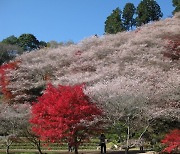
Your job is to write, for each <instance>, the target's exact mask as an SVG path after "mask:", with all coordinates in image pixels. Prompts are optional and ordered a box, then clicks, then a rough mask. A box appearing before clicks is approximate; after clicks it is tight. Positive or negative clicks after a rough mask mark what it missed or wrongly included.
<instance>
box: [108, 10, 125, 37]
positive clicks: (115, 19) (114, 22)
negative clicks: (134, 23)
mask: <svg viewBox="0 0 180 154" xmlns="http://www.w3.org/2000/svg"><path fill="white" fill-rule="evenodd" d="M121 13H122V12H121V10H120V9H119V8H116V9H115V10H113V12H112V13H111V15H110V16H108V17H107V19H106V21H105V33H108V34H116V33H118V32H121V31H124V30H125V29H124V27H123V23H122V20H121Z"/></svg>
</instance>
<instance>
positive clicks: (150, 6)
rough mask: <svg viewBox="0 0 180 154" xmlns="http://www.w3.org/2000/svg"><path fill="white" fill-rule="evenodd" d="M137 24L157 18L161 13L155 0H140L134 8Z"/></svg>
mask: <svg viewBox="0 0 180 154" xmlns="http://www.w3.org/2000/svg"><path fill="white" fill-rule="evenodd" d="M136 14H137V18H136V22H137V26H141V25H142V24H146V23H149V22H151V21H156V20H159V19H160V18H161V17H162V16H163V13H162V12H161V8H160V6H159V5H158V3H157V2H156V1H155V0H142V1H141V2H140V4H139V5H138V7H137V10H136Z"/></svg>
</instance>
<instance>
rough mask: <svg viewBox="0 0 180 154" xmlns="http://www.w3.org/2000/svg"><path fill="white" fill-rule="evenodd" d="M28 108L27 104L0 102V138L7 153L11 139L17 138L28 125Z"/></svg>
mask: <svg viewBox="0 0 180 154" xmlns="http://www.w3.org/2000/svg"><path fill="white" fill-rule="evenodd" d="M29 109H30V106H29V105H28V104H19V105H8V104H4V103H1V104H0V121H1V125H0V140H3V142H4V143H5V145H6V153H7V154H8V153H9V149H10V146H11V144H12V143H13V141H15V140H17V139H18V137H19V136H20V135H21V134H22V133H23V130H24V128H26V127H27V125H28V119H29V111H30V110H29Z"/></svg>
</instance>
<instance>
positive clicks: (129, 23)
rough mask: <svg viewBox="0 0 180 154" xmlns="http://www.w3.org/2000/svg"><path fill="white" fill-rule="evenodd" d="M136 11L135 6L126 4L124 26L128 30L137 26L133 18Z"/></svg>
mask: <svg viewBox="0 0 180 154" xmlns="http://www.w3.org/2000/svg"><path fill="white" fill-rule="evenodd" d="M135 11H136V8H135V6H134V4H132V3H126V5H125V7H124V9H123V14H122V19H123V24H124V27H125V29H126V30H129V29H130V28H131V29H132V27H133V26H134V25H135V19H134V18H133V16H134V14H135Z"/></svg>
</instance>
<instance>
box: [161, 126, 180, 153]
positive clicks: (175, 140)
mask: <svg viewBox="0 0 180 154" xmlns="http://www.w3.org/2000/svg"><path fill="white" fill-rule="evenodd" d="M161 142H162V143H163V144H165V145H166V148H165V149H164V152H167V153H179V152H180V130H179V129H175V130H172V131H171V132H170V133H169V134H167V135H166V136H165V137H164V139H163V140H162V141H161Z"/></svg>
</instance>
